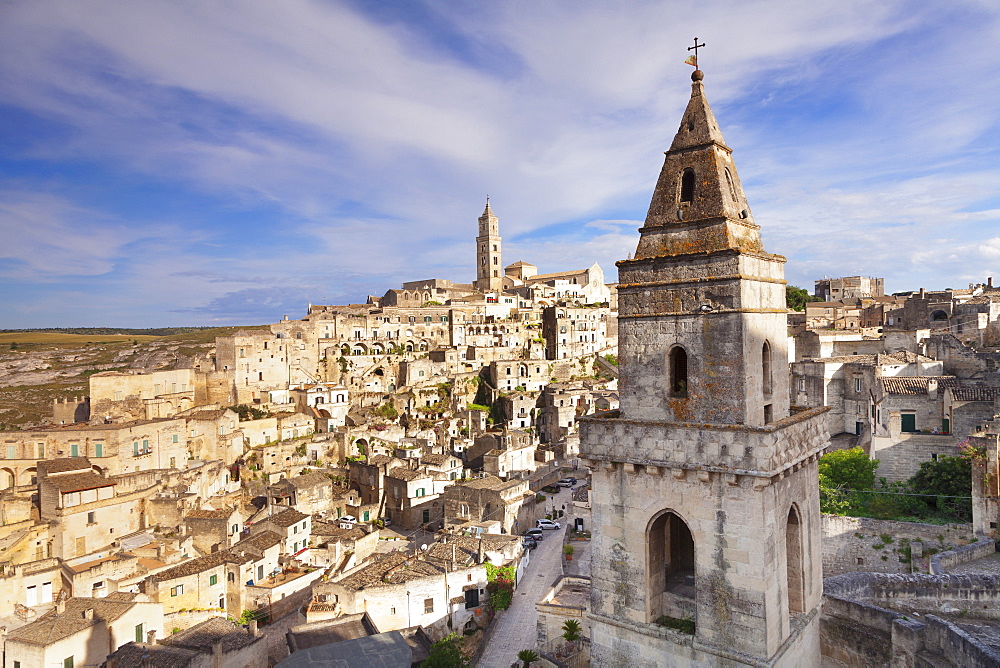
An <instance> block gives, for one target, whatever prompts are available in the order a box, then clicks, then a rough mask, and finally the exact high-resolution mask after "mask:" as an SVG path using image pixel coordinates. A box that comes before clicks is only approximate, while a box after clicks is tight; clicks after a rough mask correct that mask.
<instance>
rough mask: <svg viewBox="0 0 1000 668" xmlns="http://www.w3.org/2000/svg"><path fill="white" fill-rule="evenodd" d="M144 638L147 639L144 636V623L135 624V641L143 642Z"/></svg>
mask: <svg viewBox="0 0 1000 668" xmlns="http://www.w3.org/2000/svg"><path fill="white" fill-rule="evenodd" d="M143 640H145V638H143V633H142V624H136V625H135V641H136V642H142V641H143Z"/></svg>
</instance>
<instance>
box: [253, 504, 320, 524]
mask: <svg viewBox="0 0 1000 668" xmlns="http://www.w3.org/2000/svg"><path fill="white" fill-rule="evenodd" d="M307 517H309V516H308V515H306V514H305V513H300V512H299V511H297V510H295V509H294V508H289V509H287V510H282V511H281V512H280V513H278V514H277V515H271V516H270V517H264V518H261V520H260V521H261V522H271V523H272V524H274V525H275V526H279V527H290V526H292V525H293V524H295V523H296V522H301V521H302V520H304V519H306V518H307Z"/></svg>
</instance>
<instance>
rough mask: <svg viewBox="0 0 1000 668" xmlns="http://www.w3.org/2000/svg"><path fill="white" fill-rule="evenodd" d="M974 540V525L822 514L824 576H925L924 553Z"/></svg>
mask: <svg viewBox="0 0 1000 668" xmlns="http://www.w3.org/2000/svg"><path fill="white" fill-rule="evenodd" d="M975 538H976V536H975V534H974V533H973V531H972V525H971V524H946V525H939V524H920V523H917V522H896V521H893V520H876V519H871V518H867V517H844V516H840V515H823V541H822V545H823V575H824V577H832V576H834V575H841V574H843V573H852V572H856V571H861V572H868V573H870V572H879V573H911V572H924V573H926V572H928V559H927V558H926V557H925V556H924V555H925V554H927V553H928V552H934V551H941V550H948V549H951V548H956V546H958V545H959V544H961V543H964V542H966V541H969V540H974V539H975ZM961 549H964V546H963V548H961ZM934 556H937V555H934ZM931 558H932V559H933V558H934V557H933V556H932V557H931ZM973 558H975V557H973ZM965 560H966V561H969V560H970V559H965ZM955 563H963V562H955ZM940 572H945V571H944V570H942V571H940Z"/></svg>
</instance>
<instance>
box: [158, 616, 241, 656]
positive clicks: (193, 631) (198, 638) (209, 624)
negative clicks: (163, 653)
mask: <svg viewBox="0 0 1000 668" xmlns="http://www.w3.org/2000/svg"><path fill="white" fill-rule="evenodd" d="M255 640H257V638H255V637H254V636H252V635H250V634H249V633H248V632H247V631H246V630H244V629H242V628H240V627H238V626H236V625H235V624H233V623H232V622H230V621H228V620H227V619H225V618H224V617H212V618H211V619H206V620H205V621H203V622H201V623H200V624H195V625H194V626H192V627H191V628H189V629H185V630H183V631H180V632H178V633H174V634H173V635H169V636H167V637H166V638H164V639H163V640H161V641H160V642H161V643H162V644H164V645H169V646H170V647H183V648H185V649H191V650H199V651H203V652H204V651H207V652H211V651H212V647H213V645H215V644H217V643H219V642H221V643H222V651H223V652H233V651H235V650H238V649H241V648H243V647H246V646H247V645H249V644H250V643H252V642H254V641H255Z"/></svg>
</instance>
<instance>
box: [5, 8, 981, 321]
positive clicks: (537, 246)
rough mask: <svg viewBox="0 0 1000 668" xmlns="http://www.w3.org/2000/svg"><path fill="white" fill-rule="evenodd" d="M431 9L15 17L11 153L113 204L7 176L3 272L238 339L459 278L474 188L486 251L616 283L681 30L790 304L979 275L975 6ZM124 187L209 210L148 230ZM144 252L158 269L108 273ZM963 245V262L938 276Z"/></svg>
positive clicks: (650, 173)
mask: <svg viewBox="0 0 1000 668" xmlns="http://www.w3.org/2000/svg"><path fill="white" fill-rule="evenodd" d="M420 7H421V5H409V6H408V9H410V10H412V11H413V13H414V14H415V15H416V14H419V13H420V12H421V11H423V12H425V13H426V15H427V16H428V17H429V18H428V20H427V21H426V22H425V23H421V22H420V21H406V20H393V21H387V20H385V19H384V17H381V18H377V17H374V16H371V15H368V14H366V13H365V11H366V10H370V9H371V8H366V7H365V6H364V5H361V4H359V5H353V6H352V5H349V4H346V3H325V2H315V1H308V0H289V1H287V2H283V3H273V2H269V1H265V0H248V1H247V2H242V3H240V4H239V5H238V6H234V5H230V4H218V3H200V2H195V1H194V0H186V1H181V2H162V1H154V0H136V1H135V2H130V3H126V4H122V3H114V2H110V0H105V1H98V0H95V1H94V2H88V3H58V2H47V1H44V0H43V1H39V2H33V3H15V4H11V5H8V6H6V7H5V13H6V20H5V21H3V22H0V40H2V41H3V43H4V44H5V51H6V52H7V53H13V54H16V58H7V59H4V61H3V62H0V94H2V95H3V98H4V99H5V100H6V101H7V104H8V105H10V106H12V107H16V108H18V109H19V110H20V111H21V112H23V113H25V114H28V115H30V116H31V117H33V118H35V119H38V121H39V122H40V123H47V124H50V125H51V126H52V128H54V129H53V130H51V131H50V132H47V133H38V134H37V135H32V136H30V137H28V138H26V140H25V141H22V142H20V143H18V145H17V150H16V158H17V159H19V160H22V161H26V162H33V163H41V164H48V165H53V166H57V167H65V166H69V167H68V168H76V167H78V166H79V165H94V166H95V169H98V170H100V172H101V176H102V177H103V179H104V182H103V186H104V187H105V188H106V189H107V190H108V191H109V192H112V193H113V192H114V188H115V187H116V186H115V183H116V180H118V179H120V180H121V185H120V186H119V187H120V188H121V192H120V195H121V198H120V199H121V200H123V201H128V202H129V203H130V204H129V208H128V211H127V212H125V211H122V210H116V208H115V206H114V205H113V201H114V199H115V198H114V197H113V195H112V196H108V197H105V198H103V199H102V200H101V201H100V202H98V201H96V200H93V199H92V198H89V197H88V194H89V192H88V190H87V189H86V188H85V187H83V186H81V187H79V188H77V189H75V190H74V189H73V188H67V187H65V186H66V184H65V183H62V184H60V186H59V187H56V186H53V185H52V183H53V181H52V180H50V179H41V178H38V177H37V176H32V175H31V174H18V173H17V165H11V166H8V167H7V172H5V173H6V174H8V175H11V174H13V175H14V176H16V182H15V183H14V185H11V184H8V186H7V189H8V191H10V192H13V193H14V195H17V196H13V195H12V196H10V197H8V198H7V200H6V201H8V202H9V203H8V205H6V206H7V208H4V209H3V213H2V214H0V215H2V216H3V218H0V225H6V226H8V227H7V228H6V229H10V230H12V235H13V237H16V238H15V240H14V244H13V245H12V246H11V247H10V249H4V250H0V255H3V256H4V257H5V258H6V261H5V262H4V263H3V264H2V265H0V268H2V271H4V272H6V274H5V275H6V277H7V278H8V279H14V278H25V277H30V276H35V277H43V276H47V277H51V278H52V279H56V278H58V277H60V276H69V275H74V274H77V275H89V276H95V277H105V276H111V275H112V274H115V275H117V274H119V273H120V274H121V275H127V276H129V277H130V279H131V280H130V281H129V282H124V281H118V282H115V281H113V280H111V279H110V278H109V279H107V281H108V282H107V283H106V284H105V289H106V290H107V291H108V292H109V293H110V292H114V291H118V292H117V293H116V294H117V295H118V298H119V301H120V302H121V303H128V304H134V305H135V308H134V309H133V311H132V312H133V313H143V314H145V315H144V316H143V317H149V318H152V317H157V318H162V316H161V315H159V314H161V313H178V312H183V313H186V314H188V315H192V316H193V315H197V316H198V317H202V316H205V317H207V315H208V314H209V313H211V312H213V309H215V312H216V313H218V314H222V313H228V314H230V316H231V315H232V314H234V313H236V312H237V311H240V312H241V313H242V314H243V315H244V316H245V315H246V314H247V313H249V312H250V311H251V310H252V309H253V308H256V307H259V308H260V309H264V310H266V309H267V308H270V307H271V306H272V305H273V302H272V301H269V299H272V298H271V297H268V298H267V299H261V300H256V301H255V300H253V299H249V297H248V295H247V293H245V292H244V291H245V290H247V289H248V288H247V286H248V284H253V283H254V282H255V281H259V285H260V286H261V289H265V288H267V289H273V290H275V291H277V292H279V293H281V294H285V295H292V294H294V295H300V296H302V295H306V294H313V291H317V292H319V294H318V295H317V296H316V297H315V298H313V299H312V301H323V300H324V295H326V296H331V297H333V296H337V295H340V296H346V297H348V298H349V297H350V295H345V292H344V290H345V289H348V288H345V287H344V286H349V289H354V290H363V291H364V292H368V291H373V292H381V291H382V290H384V289H385V288H388V287H392V286H393V285H395V284H397V283H398V282H399V281H400V280H404V279H408V278H422V277H427V276H430V275H444V276H446V277H448V278H453V279H455V280H469V278H470V277H471V273H472V270H473V266H472V263H473V258H474V253H473V250H474V249H473V245H472V243H471V241H472V237H473V236H474V234H475V219H476V217H477V216H478V214H479V212H480V211H481V207H482V200H483V197H484V196H485V194H486V193H490V194H492V195H493V196H494V202H495V208H496V210H497V212H498V214H499V215H500V217H501V220H502V230H503V234H504V235H505V258H509V259H511V260H513V259H518V258H523V259H525V260H528V261H531V262H533V263H535V264H538V265H540V266H541V267H542V269H543V270H555V269H558V268H561V267H567V266H578V265H579V266H583V265H588V264H590V263H591V262H592V261H594V260H597V261H600V262H601V264H602V266H604V268H605V271H606V272H607V275H608V280H614V278H615V270H614V267H613V261H614V260H616V259H621V258H624V257H625V256H626V255H627V254H628V253H629V252H631V251H632V250H634V247H635V242H636V237H637V235H636V233H635V231H634V228H635V227H638V226H639V225H640V224H641V222H637V221H639V220H640V219H641V218H642V216H643V215H644V213H645V209H646V206H647V205H648V201H649V194H650V192H651V190H652V187H653V184H654V182H655V179H656V175H657V173H658V171H659V167H660V161H661V160H662V155H661V151H662V150H664V149H665V148H666V147H667V145H669V142H670V138H671V136H672V134H673V131H674V129H675V128H676V124H677V121H678V118H679V116H680V112H681V110H682V108H683V106H684V104H685V102H686V97H687V95H686V88H687V86H686V83H685V77H686V75H687V73H688V72H689V69H688V68H686V66H684V65H682V64H681V63H680V61H681V60H683V57H684V56H685V55H686V53H685V51H684V49H685V48H686V46H687V45H688V44H689V43H690V39H691V36H692V35H694V34H697V35H699V37H702V39H703V40H704V41H705V42H706V43H708V45H709V46H708V47H707V48H706V50H705V51H704V53H703V56H702V63H703V66H704V68H705V69H706V70H707V71H708V78H707V80H706V85H707V87H708V92H709V96H710V99H711V100H712V102H713V104H714V105H715V108H716V113H717V115H718V116H719V118H720V121H721V122H722V125H723V129H724V132H725V134H726V136H727V139H728V140H729V143H730V144H731V145H732V146H734V148H736V149H737V152H736V159H737V162H738V164H739V166H740V171H741V175H742V177H743V180H744V185H745V186H746V188H747V191H748V194H749V196H750V201H751V205H752V206H753V208H754V212H755V217H756V219H757V221H758V222H759V223H760V224H761V225H762V226H763V232H764V234H765V238H766V240H767V242H768V248H769V249H770V250H773V251H774V252H779V253H783V254H785V255H788V256H789V259H790V262H789V264H788V273H789V276H790V278H792V279H793V280H794V281H795V282H798V283H800V284H809V283H811V280H812V279H814V278H818V277H819V276H821V275H822V274H844V273H854V272H855V271H858V270H859V269H858V266H859V265H861V266H863V267H864V269H865V271H866V273H877V274H884V275H886V276H887V277H889V278H891V282H890V284H892V282H895V283H896V284H898V285H899V287H900V288H902V287H911V286H912V284H913V282H918V283H922V284H927V285H928V287H930V286H932V285H933V284H934V283H935V282H938V283H940V282H948V280H950V276H951V275H953V274H954V273H955V272H961V273H962V275H967V274H971V273H975V272H982V271H985V270H987V269H988V266H989V262H991V261H995V259H994V258H993V256H991V255H990V254H989V252H988V249H989V248H991V246H990V245H989V239H990V238H991V237H990V235H991V234H992V232H989V231H988V230H990V229H995V228H991V226H992V225H994V224H995V223H996V220H997V217H996V216H995V215H994V214H995V211H996V209H998V208H1000V193H998V192H997V188H996V187H995V186H994V185H993V184H994V183H997V180H996V176H997V174H996V173H995V170H994V168H993V162H995V160H994V158H995V155H996V152H997V145H996V136H995V135H996V134H997V133H996V128H997V127H998V119H1000V104H998V103H1000V76H997V75H998V74H1000V72H998V70H1000V54H997V53H996V49H995V47H994V46H993V45H995V44H996V43H997V42H998V41H1000V20H998V17H1000V12H998V10H997V9H996V8H995V7H992V6H990V4H989V3H975V2H957V3H952V4H950V5H948V6H947V7H944V6H942V7H940V8H938V7H935V6H933V5H926V4H925V3H919V2H915V1H906V0H890V1H888V2H886V1H875V0H844V1H843V2H837V3H833V2H830V3H801V2H797V1H795V0H781V1H774V0H767V1H765V0H753V1H751V2H706V3H702V5H701V6H700V10H699V12H698V13H697V15H696V16H695V15H687V14H684V13H679V12H677V8H676V6H673V5H670V4H669V3H662V2H653V1H649V2H634V3H629V5H628V7H627V9H626V8H623V7H622V6H618V5H609V4H607V3H601V2H596V1H578V2H572V3H570V2H550V3H543V4H539V3H527V2H511V3H499V4H497V3H494V4H484V5H474V6H459V5H455V4H453V3H443V2H441V3H438V2H430V3H427V4H426V5H423V10H421V9H420ZM431 19H433V20H431ZM969 26H974V27H975V30H973V31H969V30H967V28H968V27H969ZM959 31H960V32H961V40H958V39H955V37H956V34H957V33H958V32H959ZM463 41H464V43H465V44H466V45H474V48H473V50H474V51H475V57H471V56H468V55H467V54H465V53H463V50H462V47H461V44H459V43H458V42H463ZM960 42H961V43H960ZM469 48H472V47H469ZM862 54H863V55H862ZM0 174H2V173H0ZM66 178H67V179H69V178H70V177H66ZM136 180H142V181H144V182H145V183H147V184H149V183H152V184H155V186H156V187H157V188H161V189H164V190H171V189H173V190H176V192H177V193H178V195H179V197H181V198H190V199H191V201H192V202H194V204H192V206H194V207H202V206H209V207H215V208H214V209H209V210H201V209H200V208H199V209H198V210H197V211H195V210H192V211H191V212H190V214H184V213H183V212H178V211H171V212H170V214H169V216H167V217H166V218H165V214H161V213H160V212H158V211H153V210H142V207H141V205H139V204H136V201H137V200H141V199H142V197H141V195H137V194H136V193H135V192H133V191H132V190H130V189H131V188H133V187H134V186H133V185H129V184H132V183H133V182H134V181H136ZM21 184H27V185H26V186H24V188H25V193H24V194H23V196H22V193H20V192H19V191H18V189H19V188H20V187H22V186H21ZM47 187H48V188H49V189H50V191H51V192H50V194H49V195H46V194H45V190H46V188H47ZM206 197H207V198H208V199H207V200H206V199H205V198H206ZM108 201H112V204H108ZM234 212H245V214H246V220H245V221H241V220H240V216H239V215H236V214H235V213H234ZM136 213H137V214H138V215H135V216H134V217H133V216H132V214H136ZM165 219H169V220H170V223H169V224H166V223H164V222H163V221H164V220H165ZM629 219H636V220H629ZM26 221H39V222H30V224H28V223H26ZM580 221H583V222H580ZM586 221H589V222H586ZM15 223H16V224H15ZM12 225H13V227H10V226H12ZM25 225H28V227H31V228H32V229H31V230H28V231H25V232H21V230H22V229H23V228H24V227H25ZM168 228H169V229H172V230H174V232H175V233H169V231H168V232H167V233H165V232H164V229H168ZM567 229H569V230H571V231H570V232H567ZM44 230H48V231H49V232H50V233H51V234H47V233H45V232H44ZM50 236H57V237H59V239H57V240H54V241H49V239H48V238H49V237H50ZM255 236H259V242H258V243H257V245H256V246H255V245H254V242H253V239H254V237H255ZM154 239H155V248H156V249H157V250H158V251H159V253H158V254H154V255H155V256H151V255H150V254H148V253H147V254H135V253H128V252H125V250H126V249H127V248H128V246H129V244H134V243H141V244H154V242H153V241H152V240H154ZM45 243H50V245H52V246H53V250H51V251H50V252H48V253H44V252H43V253H41V255H43V256H44V257H39V250H44V249H45V248H46V246H45ZM193 243H195V244H198V245H199V247H198V248H195V247H193V246H192V244H193ZM929 243H933V248H931V249H928V248H927V246H928V244H929ZM207 244H214V245H211V246H209V245H207ZM149 247H153V246H149ZM964 247H973V248H979V249H987V250H982V251H981V252H980V253H979V255H976V254H974V253H970V252H968V251H963V250H962V249H963V248H964ZM144 248H145V246H144ZM963 252H964V253H965V255H966V256H967V257H973V258H978V259H976V260H975V263H969V262H966V263H962V262H959V261H951V260H949V259H948V258H951V257H953V256H958V257H961V255H962V253H963ZM5 253H6V255H4V254H5ZM139 257H141V258H142V259H141V261H140V260H139V259H138V258H139ZM164 258H169V260H167V259H164ZM973 265H974V266H973ZM956 275H957V274H956ZM164 276H167V277H169V279H168V280H164V278H163V277H164ZM945 277H949V278H945ZM101 280H105V279H101ZM333 286H335V287H333ZM262 294H263V293H262ZM363 296H364V295H363V294H357V295H354V297H353V298H354V299H360V298H363ZM296 298H298V297H296ZM143 300H146V301H152V302H155V304H156V314H155V315H154V312H153V311H152V310H151V309H150V310H146V311H143V310H142V307H141V304H142V303H143ZM198 300H200V301H198ZM255 304H256V306H255ZM282 308H284V306H282ZM199 309H201V310H199ZM22 312H24V313H25V314H27V311H22ZM260 312H263V311H260ZM25 317H26V318H28V317H30V318H37V312H33V313H32V314H31V315H30V316H28V315H25ZM98 317H99V316H98ZM219 317H223V316H221V315H220V316H219ZM227 317H228V316H227ZM135 324H142V323H138V322H137V323H135Z"/></svg>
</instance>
